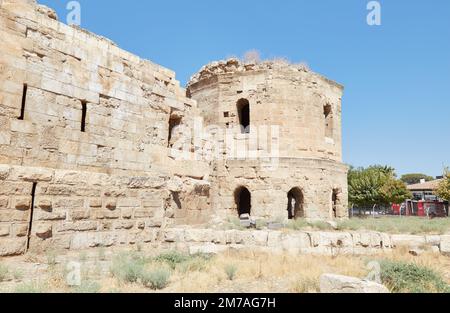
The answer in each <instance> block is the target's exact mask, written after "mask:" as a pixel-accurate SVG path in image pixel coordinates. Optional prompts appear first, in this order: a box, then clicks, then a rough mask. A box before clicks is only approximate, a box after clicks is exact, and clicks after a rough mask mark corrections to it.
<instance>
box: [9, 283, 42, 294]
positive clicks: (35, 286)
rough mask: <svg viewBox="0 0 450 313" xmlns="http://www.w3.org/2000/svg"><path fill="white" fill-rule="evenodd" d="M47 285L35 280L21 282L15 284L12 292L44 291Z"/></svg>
mask: <svg viewBox="0 0 450 313" xmlns="http://www.w3.org/2000/svg"><path fill="white" fill-rule="evenodd" d="M46 290H47V286H46V285H44V284H41V283H37V282H31V283H23V284H20V285H17V286H16V288H15V290H14V292H15V293H45V292H46Z"/></svg>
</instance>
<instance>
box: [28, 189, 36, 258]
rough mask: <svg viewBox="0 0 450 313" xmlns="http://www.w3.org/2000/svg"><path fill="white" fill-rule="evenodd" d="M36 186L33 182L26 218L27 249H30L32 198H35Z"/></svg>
mask: <svg viewBox="0 0 450 313" xmlns="http://www.w3.org/2000/svg"><path fill="white" fill-rule="evenodd" d="M36 187H37V183H33V187H32V188H31V208H30V216H29V218H28V231H27V251H28V250H29V249H30V240H31V230H32V228H33V215H34V199H35V197H36Z"/></svg>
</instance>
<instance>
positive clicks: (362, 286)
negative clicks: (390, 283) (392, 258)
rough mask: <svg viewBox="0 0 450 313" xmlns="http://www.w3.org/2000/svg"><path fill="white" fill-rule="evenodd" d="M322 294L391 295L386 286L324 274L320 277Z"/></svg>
mask: <svg viewBox="0 0 450 313" xmlns="http://www.w3.org/2000/svg"><path fill="white" fill-rule="evenodd" d="M320 291H321V293H389V289H387V288H386V287H385V286H383V285H381V284H378V283H376V282H373V281H367V280H362V279H359V278H354V277H348V276H341V275H334V274H323V275H322V276H321V277H320Z"/></svg>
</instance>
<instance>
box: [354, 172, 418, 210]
mask: <svg viewBox="0 0 450 313" xmlns="http://www.w3.org/2000/svg"><path fill="white" fill-rule="evenodd" d="M348 185H349V201H350V203H351V204H353V205H355V206H359V207H372V206H373V205H375V204H377V205H380V206H389V205H391V204H394V203H402V202H403V201H405V200H406V199H408V198H411V197H412V195H411V193H410V192H409V191H408V189H407V188H406V185H405V183H404V182H402V181H401V180H398V179H397V178H396V174H395V169H393V168H392V167H389V166H380V165H375V166H370V167H368V168H363V167H360V168H353V167H351V168H350V172H349V175H348Z"/></svg>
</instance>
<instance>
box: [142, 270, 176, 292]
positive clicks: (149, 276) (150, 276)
mask: <svg viewBox="0 0 450 313" xmlns="http://www.w3.org/2000/svg"><path fill="white" fill-rule="evenodd" d="M169 278H170V271H168V270H167V269H165V268H158V269H154V270H152V271H149V272H144V273H143V274H142V276H141V278H140V279H141V283H142V284H143V285H144V286H145V287H147V288H150V289H153V290H161V289H164V288H166V287H167V285H168V283H169Z"/></svg>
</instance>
